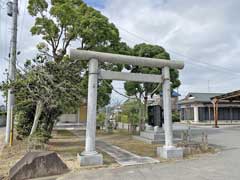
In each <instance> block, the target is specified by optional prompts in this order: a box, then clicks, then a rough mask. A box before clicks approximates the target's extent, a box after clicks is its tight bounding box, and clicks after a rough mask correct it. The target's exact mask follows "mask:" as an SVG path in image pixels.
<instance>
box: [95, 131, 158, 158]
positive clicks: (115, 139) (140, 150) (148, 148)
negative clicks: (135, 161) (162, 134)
mask: <svg viewBox="0 0 240 180" xmlns="http://www.w3.org/2000/svg"><path fill="white" fill-rule="evenodd" d="M104 133H105V132H98V134H101V135H103V136H100V137H99V139H101V140H103V141H105V142H107V143H110V144H113V145H115V146H118V147H120V148H122V149H125V150H127V151H130V152H132V153H135V154H137V155H139V156H149V157H157V154H156V148H157V147H159V146H160V145H159V144H158V145H156V144H147V143H144V142H142V141H138V140H135V139H133V138H132V135H131V134H129V133H128V131H115V132H114V133H113V134H108V136H106V134H107V133H105V134H104Z"/></svg>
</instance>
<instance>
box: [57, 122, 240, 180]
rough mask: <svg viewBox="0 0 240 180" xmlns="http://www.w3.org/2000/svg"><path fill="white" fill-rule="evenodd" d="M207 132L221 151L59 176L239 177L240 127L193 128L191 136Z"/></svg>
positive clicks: (141, 179) (123, 179) (125, 179)
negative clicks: (169, 160) (164, 161)
mask: <svg viewBox="0 0 240 180" xmlns="http://www.w3.org/2000/svg"><path fill="white" fill-rule="evenodd" d="M203 130H204V131H206V132H208V134H209V136H208V140H209V143H211V144H215V145H217V146H218V147H219V148H220V149H221V151H220V152H219V153H216V154H214V155H207V156H203V157H200V158H198V159H194V160H184V161H177V162H172V163H159V164H146V165H139V166H127V167H121V168H115V169H97V170H91V171H89V170H82V171H80V172H76V173H73V174H68V175H67V176H65V177H62V178H60V179H71V180H78V179H87V180H95V179H98V180H148V179H149V180H155V179H156V180H239V179H240V127H229V128H224V129H211V128H204V129H199V128H197V129H195V130H194V129H193V130H192V131H193V138H195V139H196V140H199V139H201V137H200V134H201V132H202V131H203Z"/></svg>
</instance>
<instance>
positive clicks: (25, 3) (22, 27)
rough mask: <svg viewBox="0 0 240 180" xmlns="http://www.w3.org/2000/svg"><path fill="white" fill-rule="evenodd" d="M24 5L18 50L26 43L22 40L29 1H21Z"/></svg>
mask: <svg viewBox="0 0 240 180" xmlns="http://www.w3.org/2000/svg"><path fill="white" fill-rule="evenodd" d="M21 2H22V3H23V6H22V7H23V13H22V21H21V28H20V33H19V42H21V43H18V49H20V48H21V45H23V44H24V43H22V38H23V29H24V20H25V13H26V9H27V7H25V6H26V5H27V0H22V1H21Z"/></svg>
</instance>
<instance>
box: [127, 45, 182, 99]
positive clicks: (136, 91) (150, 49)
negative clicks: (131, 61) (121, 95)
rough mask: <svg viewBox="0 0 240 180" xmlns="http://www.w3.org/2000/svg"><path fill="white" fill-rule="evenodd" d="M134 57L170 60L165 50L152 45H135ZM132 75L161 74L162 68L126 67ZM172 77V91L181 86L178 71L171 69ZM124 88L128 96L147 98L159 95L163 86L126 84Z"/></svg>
mask: <svg viewBox="0 0 240 180" xmlns="http://www.w3.org/2000/svg"><path fill="white" fill-rule="evenodd" d="M133 55H134V56H140V57H149V58H159V59H166V60H170V56H169V54H168V53H167V52H166V51H165V49H164V48H162V47H161V46H158V45H151V44H145V43H142V44H138V45H135V46H134V48H133ZM126 69H128V70H129V71H130V72H132V73H145V74H161V68H157V67H155V68H152V67H141V66H132V65H131V66H126ZM170 76H171V83H172V84H171V86H172V89H174V88H177V87H178V86H180V80H179V79H178V78H179V74H178V71H177V70H174V69H171V70H170ZM124 88H125V90H126V92H127V94H128V95H129V96H130V95H135V96H137V95H138V96H139V98H141V97H142V96H145V97H147V96H148V95H153V94H159V92H160V91H161V86H159V85H158V84H156V83H136V82H125V83H124Z"/></svg>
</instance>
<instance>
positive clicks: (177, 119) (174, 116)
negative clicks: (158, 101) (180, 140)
mask: <svg viewBox="0 0 240 180" xmlns="http://www.w3.org/2000/svg"><path fill="white" fill-rule="evenodd" d="M172 121H173V122H180V114H179V112H173V113H172Z"/></svg>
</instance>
